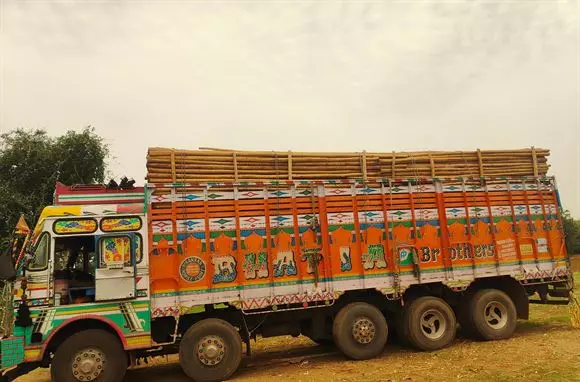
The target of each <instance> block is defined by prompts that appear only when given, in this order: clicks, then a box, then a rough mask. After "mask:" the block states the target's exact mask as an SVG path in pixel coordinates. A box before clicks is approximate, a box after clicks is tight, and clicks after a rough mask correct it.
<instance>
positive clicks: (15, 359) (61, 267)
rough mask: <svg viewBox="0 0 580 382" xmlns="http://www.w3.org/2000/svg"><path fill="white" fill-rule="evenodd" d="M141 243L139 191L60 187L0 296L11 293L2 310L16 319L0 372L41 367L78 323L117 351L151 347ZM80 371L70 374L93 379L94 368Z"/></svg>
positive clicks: (1, 353)
mask: <svg viewBox="0 0 580 382" xmlns="http://www.w3.org/2000/svg"><path fill="white" fill-rule="evenodd" d="M126 201H129V203H125V202H126ZM144 238H147V217H146V213H145V208H144V189H143V188H140V189H132V190H109V189H107V188H105V187H103V186H91V187H86V186H84V187H83V186H72V187H66V186H63V185H58V186H57V189H56V193H55V205H53V206H48V207H45V208H44V210H43V211H42V213H41V216H40V218H39V220H38V223H37V224H36V227H35V229H34V231H33V233H32V235H31V239H30V244H29V245H28V246H27V250H26V251H25V256H24V261H23V266H22V267H21V268H20V269H19V274H18V277H17V279H16V281H15V282H14V283H13V285H11V288H9V289H10V291H8V288H7V287H5V288H4V289H6V290H4V295H6V294H7V293H9V292H13V296H11V297H8V296H3V297H4V298H3V303H4V304H5V305H6V304H11V305H12V306H13V307H14V315H15V317H14V320H13V322H14V325H13V327H12V328H9V330H10V332H11V333H10V334H11V335H10V336H6V335H5V337H6V340H3V341H2V343H1V344H2V345H1V348H0V361H1V364H0V367H1V369H4V370H6V369H8V368H12V367H14V366H16V369H19V368H18V365H29V366H32V365H35V366H39V365H47V364H48V363H49V362H51V358H52V357H53V354H52V353H51V346H52V345H51V344H54V343H55V342H54V340H55V338H56V337H58V336H59V335H62V336H64V335H66V336H69V335H70V333H69V332H70V331H74V330H76V329H75V325H76V326H79V323H81V322H83V321H84V324H83V325H88V326H89V327H90V326H91V325H93V326H96V327H102V328H105V330H108V331H110V332H113V333H115V335H116V336H117V337H119V338H118V339H119V343H121V344H122V345H123V348H127V347H131V346H133V345H134V344H133V343H131V341H133V342H135V341H136V340H135V339H134V338H141V337H144V340H138V341H137V342H139V343H143V344H145V345H149V344H150V341H149V338H150V337H149V335H148V334H147V333H148V326H149V304H148V300H147V299H148V293H149V290H148V285H149V281H148V273H149V271H148V261H147V260H148V259H147V256H143V254H144V253H146V248H147V245H148V243H147V242H146V239H144ZM9 284H12V283H9V282H8V281H6V282H5V285H9ZM5 309H6V310H8V309H9V308H8V306H6V307H5ZM5 321H12V320H10V319H7V320H5ZM4 326H6V325H4ZM143 334H146V335H145V336H143ZM57 339H58V338H57ZM79 354H89V353H86V351H85V352H84V353H83V350H82V349H81V353H79ZM89 355H90V354H89ZM23 363H24V364H23ZM83 367H84V370H85V371H86V372H83V371H82V370H81V365H77V368H78V370H76V371H75V372H77V373H80V374H79V375H80V376H83V375H84V374H86V375H84V378H83V379H84V380H92V379H96V378H97V377H98V375H99V374H97V377H96V376H95V373H99V364H98V363H93V364H87V363H85V364H84V366H83ZM87 370H88V371H87ZM83 373H84V374H83ZM53 379H55V378H54V377H53ZM55 380H59V379H55Z"/></svg>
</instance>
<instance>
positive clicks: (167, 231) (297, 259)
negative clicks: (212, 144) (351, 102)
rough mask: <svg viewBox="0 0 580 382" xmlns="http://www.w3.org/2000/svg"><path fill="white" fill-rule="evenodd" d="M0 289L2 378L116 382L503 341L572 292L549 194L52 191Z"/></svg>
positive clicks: (532, 184)
mask: <svg viewBox="0 0 580 382" xmlns="http://www.w3.org/2000/svg"><path fill="white" fill-rule="evenodd" d="M28 241H29V243H28V244H27V246H26V248H25V251H24V256H23V258H24V259H25V261H23V265H22V266H19V265H18V264H16V268H18V269H17V273H18V274H17V276H16V277H4V279H3V280H2V281H1V283H0V286H1V287H2V296H1V297H2V298H1V300H0V301H1V304H2V307H1V313H2V314H1V317H0V337H1V341H0V370H1V371H2V372H1V373H0V375H2V376H3V378H5V379H7V380H11V379H13V378H15V377H17V376H19V375H22V374H25V373H27V372H29V371H30V370H33V369H35V368H38V367H44V368H46V367H50V373H51V377H52V380H53V381H57V382H73V381H74V382H79V381H99V382H114V381H121V380H122V379H123V377H124V375H125V372H126V370H127V369H128V368H129V367H131V366H135V365H136V364H137V363H138V362H140V360H142V359H147V358H148V357H154V356H160V355H167V354H179V362H180V365H181V367H182V369H183V371H184V372H185V374H187V375H188V376H189V377H190V378H191V379H192V380H195V381H220V380H225V379H228V378H230V377H231V376H232V375H233V374H234V373H235V372H236V370H237V369H238V368H239V367H240V364H241V362H242V359H243V358H244V357H249V356H251V349H252V346H251V344H252V340H256V339H258V338H267V337H272V336H283V335H292V336H299V335H303V336H307V337H308V338H310V339H311V340H312V341H314V342H316V343H319V344H331V345H333V346H335V347H336V348H337V349H338V350H339V351H340V352H341V353H343V354H344V356H345V357H346V358H349V359H354V360H364V359H369V358H373V357H376V356H378V355H380V354H381V353H382V352H383V350H384V347H385V344H386V342H387V339H388V337H389V336H391V335H393V334H395V335H396V336H397V337H398V338H399V339H401V340H402V341H403V342H405V343H407V344H409V345H410V346H413V347H415V348H417V349H420V350H424V351H432V350H436V349H441V348H443V347H446V346H448V345H450V344H451V343H452V342H453V340H454V338H455V335H456V331H457V327H458V326H460V327H461V328H462V330H463V331H464V332H465V333H467V334H468V335H469V336H470V337H472V338H477V339H480V340H501V339H506V338H509V337H510V336H512V334H513V333H514V330H515V329H516V320H517V319H527V318H528V315H529V304H530V303H531V302H537V303H562V304H565V303H567V298H568V296H569V293H570V291H571V290H572V288H573V281H572V273H571V269H570V260H569V257H568V255H567V253H566V248H565V242H564V232H563V227H562V216H561V203H560V199H559V196H558V190H557V186H556V182H555V179H554V178H553V177H551V176H512V177H510V176H504V177H486V176H482V177H447V178H441V177H421V178H366V179H322V180H284V181H279V180H269V181H254V182H248V181H243V182H242V181H239V182H235V181H234V182H198V183H196V182H189V183H184V182H170V183H153V184H145V186H144V187H135V186H132V185H131V186H130V187H121V188H120V187H109V186H106V185H72V186H65V185H62V184H57V186H56V190H55V194H54V205H51V206H47V207H45V208H44V209H43V210H42V213H41V215H40V217H39V219H38V222H37V223H36V225H35V227H34V229H33V230H32V231H31V234H30V235H29V240H28Z"/></svg>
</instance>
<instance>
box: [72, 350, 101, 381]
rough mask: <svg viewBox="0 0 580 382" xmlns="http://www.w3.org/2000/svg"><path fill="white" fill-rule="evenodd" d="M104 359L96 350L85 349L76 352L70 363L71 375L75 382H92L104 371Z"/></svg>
mask: <svg viewBox="0 0 580 382" xmlns="http://www.w3.org/2000/svg"><path fill="white" fill-rule="evenodd" d="M105 363H106V357H105V355H104V354H103V353H102V352H101V351H100V350H98V349H94V348H86V349H83V350H81V351H79V352H77V353H76V354H75V356H74V358H73V362H72V365H71V367H72V373H73V376H74V377H75V378H76V379H77V381H93V380H95V379H97V378H99V377H100V375H101V374H103V371H104V370H105Z"/></svg>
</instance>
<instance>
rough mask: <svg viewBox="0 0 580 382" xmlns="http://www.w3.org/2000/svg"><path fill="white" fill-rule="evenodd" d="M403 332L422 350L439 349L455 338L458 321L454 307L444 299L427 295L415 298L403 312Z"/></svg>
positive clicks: (413, 344) (412, 343)
mask: <svg viewBox="0 0 580 382" xmlns="http://www.w3.org/2000/svg"><path fill="white" fill-rule="evenodd" d="M402 324H403V325H404V328H403V333H404V334H406V335H407V339H408V341H409V342H410V343H411V345H412V346H414V347H416V348H417V349H420V350H426V351H431V350H437V349H441V348H444V347H446V346H447V345H449V344H450V343H451V342H452V341H453V340H454V339H455V333H456V326H457V321H456V319H455V314H454V313H453V309H451V307H450V306H449V305H448V304H447V303H446V302H445V301H443V300H442V299H440V298H437V297H431V296H425V297H419V298H418V299H416V300H413V302H411V304H410V305H409V306H408V307H406V308H405V311H404V314H403V322H402Z"/></svg>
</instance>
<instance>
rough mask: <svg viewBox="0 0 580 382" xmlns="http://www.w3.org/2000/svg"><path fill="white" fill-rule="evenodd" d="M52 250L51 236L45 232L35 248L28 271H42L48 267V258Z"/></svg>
mask: <svg viewBox="0 0 580 382" xmlns="http://www.w3.org/2000/svg"><path fill="white" fill-rule="evenodd" d="M49 249H50V235H49V234H48V232H44V233H43V234H42V236H40V239H39V240H38V242H37V243H36V247H35V248H34V256H33V258H32V260H31V261H30V263H29V264H28V269H29V270H31V271H41V270H43V269H45V268H46V267H47V266H48V257H49Z"/></svg>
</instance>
